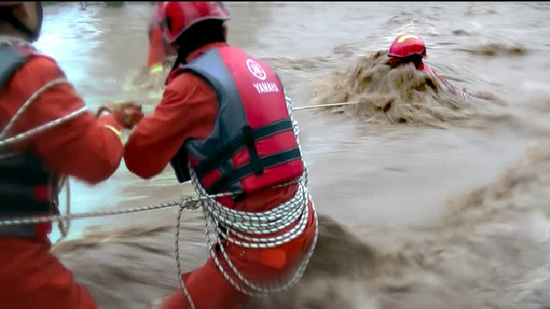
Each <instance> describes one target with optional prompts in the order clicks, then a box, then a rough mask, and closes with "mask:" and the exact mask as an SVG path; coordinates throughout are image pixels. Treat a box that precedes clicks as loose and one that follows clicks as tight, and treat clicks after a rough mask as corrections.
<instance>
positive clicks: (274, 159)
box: [206, 148, 301, 194]
mask: <svg viewBox="0 0 550 309" xmlns="http://www.w3.org/2000/svg"><path fill="white" fill-rule="evenodd" d="M300 158H301V154H300V149H298V148H294V149H291V150H289V151H285V152H281V153H278V154H276V155H272V156H268V157H264V158H260V159H259V160H260V162H261V164H262V166H264V167H265V168H270V167H275V166H277V165H281V164H284V163H286V162H290V161H292V160H296V159H300ZM253 172H254V169H253V166H252V163H250V164H247V165H244V166H242V167H239V168H237V169H235V170H233V171H232V172H230V173H229V174H227V175H225V176H224V177H222V178H221V179H220V180H218V181H217V182H216V183H214V184H213V185H212V186H210V187H209V188H208V189H207V190H206V192H207V193H208V194H217V193H220V192H222V190H224V189H226V188H227V187H229V186H230V185H232V184H234V183H235V182H237V181H238V180H239V179H242V178H244V177H245V176H248V175H250V174H252V173H253Z"/></svg>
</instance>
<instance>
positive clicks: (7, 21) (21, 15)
mask: <svg viewBox="0 0 550 309" xmlns="http://www.w3.org/2000/svg"><path fill="white" fill-rule="evenodd" d="M43 18H44V13H43V11H42V3H41V2H22V1H20V2H17V1H14V2H0V35H9V36H15V37H19V38H22V39H24V40H26V41H29V42H34V41H36V40H38V38H39V37H40V30H41V29H42V20H43Z"/></svg>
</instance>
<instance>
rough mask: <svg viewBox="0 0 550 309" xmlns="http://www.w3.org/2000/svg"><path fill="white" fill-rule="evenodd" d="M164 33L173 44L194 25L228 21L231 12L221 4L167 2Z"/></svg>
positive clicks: (163, 20)
mask: <svg viewBox="0 0 550 309" xmlns="http://www.w3.org/2000/svg"><path fill="white" fill-rule="evenodd" d="M160 14H161V21H162V33H163V35H164V37H165V38H166V40H167V41H168V42H169V43H170V44H172V43H174V42H175V41H176V40H177V39H178V37H179V36H180V35H181V34H182V33H184V32H185V31H186V30H187V29H189V28H190V27H191V26H193V25H194V24H196V23H198V22H201V21H204V20H209V19H217V20H222V21H224V20H228V19H229V12H228V11H227V10H226V9H225V7H224V6H223V4H222V3H221V2H214V1H208V2H207V1H204V2H203V1H185V2H183V1H182V2H180V1H178V2H176V1H166V2H164V4H163V6H162V9H161V13H160Z"/></svg>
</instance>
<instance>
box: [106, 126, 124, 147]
mask: <svg viewBox="0 0 550 309" xmlns="http://www.w3.org/2000/svg"><path fill="white" fill-rule="evenodd" d="M105 127H106V128H107V129H109V130H111V131H113V132H115V134H116V135H117V136H118V138H119V139H120V142H121V143H123V144H124V141H123V140H122V135H121V134H120V131H119V130H117V129H115V127H113V126H110V125H108V124H106V125H105Z"/></svg>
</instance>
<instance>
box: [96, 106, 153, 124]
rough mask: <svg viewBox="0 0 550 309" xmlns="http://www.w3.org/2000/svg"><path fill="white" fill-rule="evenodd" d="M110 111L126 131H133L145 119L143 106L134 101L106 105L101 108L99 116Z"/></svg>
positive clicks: (98, 112)
mask: <svg viewBox="0 0 550 309" xmlns="http://www.w3.org/2000/svg"><path fill="white" fill-rule="evenodd" d="M103 111H108V112H109V113H111V115H113V117H115V119H116V120H117V121H118V123H120V125H122V126H123V127H124V128H125V129H128V130H131V129H132V128H134V126H136V125H137V124H138V122H139V121H140V120H141V118H143V112H142V110H141V105H138V104H137V103H135V102H133V101H117V102H109V103H104V104H102V105H101V107H99V110H98V111H97V115H98V116H99V115H100V114H101V113H102V112H103Z"/></svg>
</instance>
